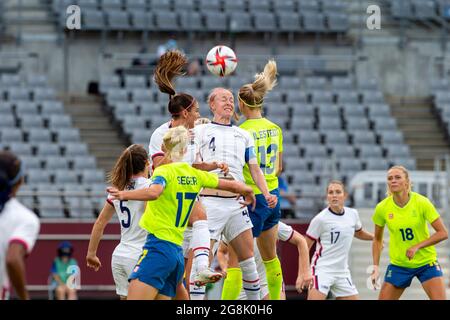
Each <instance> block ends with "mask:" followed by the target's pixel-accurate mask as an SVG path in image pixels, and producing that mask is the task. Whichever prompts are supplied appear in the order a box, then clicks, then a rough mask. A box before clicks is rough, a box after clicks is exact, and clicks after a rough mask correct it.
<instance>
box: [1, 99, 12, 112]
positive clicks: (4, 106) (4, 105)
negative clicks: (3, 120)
mask: <svg viewBox="0 0 450 320" xmlns="http://www.w3.org/2000/svg"><path fill="white" fill-rule="evenodd" d="M4 114H13V103H11V102H5V101H1V100H0V115H4Z"/></svg>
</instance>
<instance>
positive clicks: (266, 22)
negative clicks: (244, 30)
mask: <svg viewBox="0 0 450 320" xmlns="http://www.w3.org/2000/svg"><path fill="white" fill-rule="evenodd" d="M258 1H259V0H258ZM252 16H253V25H254V27H255V29H256V30H257V31H262V32H275V31H276V30H277V27H278V26H277V20H276V17H275V15H274V14H273V13H271V12H260V11H256V12H253V14H252Z"/></svg>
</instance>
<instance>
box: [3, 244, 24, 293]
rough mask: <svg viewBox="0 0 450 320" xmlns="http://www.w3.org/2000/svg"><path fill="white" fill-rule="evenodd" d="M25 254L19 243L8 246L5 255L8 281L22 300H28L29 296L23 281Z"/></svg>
mask: <svg viewBox="0 0 450 320" xmlns="http://www.w3.org/2000/svg"><path fill="white" fill-rule="evenodd" d="M26 254H27V252H26V250H25V247H24V246H23V245H22V244H21V243H16V242H12V243H11V244H10V245H9V248H8V252H7V254H6V270H7V272H8V277H9V280H10V281H11V284H12V286H13V288H14V290H15V292H16V294H17V295H18V297H19V298H20V299H22V300H28V299H29V295H28V291H27V289H26V286H25V285H26V281H25V256H26Z"/></svg>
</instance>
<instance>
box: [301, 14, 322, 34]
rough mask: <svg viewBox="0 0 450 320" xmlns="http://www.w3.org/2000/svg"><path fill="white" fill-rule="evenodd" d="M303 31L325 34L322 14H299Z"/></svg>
mask: <svg viewBox="0 0 450 320" xmlns="http://www.w3.org/2000/svg"><path fill="white" fill-rule="evenodd" d="M301 16H302V23H303V29H304V30H305V31H306V32H325V31H326V27H325V17H324V15H323V14H322V13H311V12H307V11H306V12H303V13H301Z"/></svg>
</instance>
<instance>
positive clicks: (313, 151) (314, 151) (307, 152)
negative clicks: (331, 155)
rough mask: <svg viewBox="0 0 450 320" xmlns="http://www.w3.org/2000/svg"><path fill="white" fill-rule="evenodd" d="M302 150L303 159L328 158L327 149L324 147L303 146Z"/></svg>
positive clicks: (314, 145)
mask: <svg viewBox="0 0 450 320" xmlns="http://www.w3.org/2000/svg"><path fill="white" fill-rule="evenodd" d="M300 139H301V138H300ZM300 141H301V140H300ZM301 148H302V149H303V157H305V158H319V157H320V158H326V157H327V156H328V151H327V148H326V147H325V146H324V145H317V144H304V145H303V144H302V145H301Z"/></svg>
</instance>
